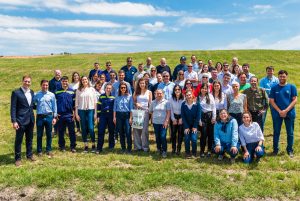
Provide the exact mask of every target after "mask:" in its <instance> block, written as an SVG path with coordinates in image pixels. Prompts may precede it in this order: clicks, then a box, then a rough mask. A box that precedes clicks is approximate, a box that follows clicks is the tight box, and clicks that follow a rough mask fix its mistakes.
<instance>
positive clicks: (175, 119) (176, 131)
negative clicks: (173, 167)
mask: <svg viewBox="0 0 300 201" xmlns="http://www.w3.org/2000/svg"><path fill="white" fill-rule="evenodd" d="M183 102H184V96H183V94H182V88H181V87H180V86H179V85H175V87H174V89H173V93H172V98H170V100H169V103H170V106H171V120H172V127H173V129H172V133H171V135H172V136H171V139H172V154H175V153H176V154H177V155H179V154H180V152H181V144H182V140H183V127H182V117H181V105H182V103H183ZM176 141H177V143H176Z"/></svg>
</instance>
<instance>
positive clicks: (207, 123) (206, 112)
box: [199, 84, 216, 158]
mask: <svg viewBox="0 0 300 201" xmlns="http://www.w3.org/2000/svg"><path fill="white" fill-rule="evenodd" d="M208 90H209V89H208V84H203V85H202V86H201V89H200V95H199V103H200V106H201V113H202V114H201V120H200V126H201V136H200V149H201V150H200V157H201V158H204V156H205V155H204V151H205V147H206V142H207V145H208V146H207V157H210V156H211V152H212V149H213V140H214V123H215V122H216V105H215V99H214V97H213V95H211V94H210V93H209V91H208Z"/></svg>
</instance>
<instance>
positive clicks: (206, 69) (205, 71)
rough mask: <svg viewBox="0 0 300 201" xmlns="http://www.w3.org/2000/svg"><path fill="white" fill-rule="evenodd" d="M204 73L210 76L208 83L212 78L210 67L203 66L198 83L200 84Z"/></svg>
mask: <svg viewBox="0 0 300 201" xmlns="http://www.w3.org/2000/svg"><path fill="white" fill-rule="evenodd" d="M204 73H207V75H208V79H207V81H208V80H209V78H211V73H210V72H209V71H208V65H207V64H205V65H204V66H203V68H202V70H201V71H199V73H198V82H199V83H202V76H203V74H204Z"/></svg>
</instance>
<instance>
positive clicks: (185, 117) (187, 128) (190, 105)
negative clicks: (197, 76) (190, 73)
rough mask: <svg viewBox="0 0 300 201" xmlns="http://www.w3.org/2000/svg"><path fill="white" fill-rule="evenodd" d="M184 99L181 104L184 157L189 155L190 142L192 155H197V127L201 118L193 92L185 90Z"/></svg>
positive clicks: (199, 108)
mask: <svg viewBox="0 0 300 201" xmlns="http://www.w3.org/2000/svg"><path fill="white" fill-rule="evenodd" d="M185 99H186V100H185V101H184V102H183V103H182V104H181V117H182V123H183V131H184V144H185V154H186V157H190V156H191V152H190V144H191V143H192V155H193V156H194V157H196V155H197V139H198V131H197V127H198V124H199V120H200V118H201V107H200V104H199V102H196V101H195V100H194V96H193V92H192V91H190V90H187V91H186V94H185Z"/></svg>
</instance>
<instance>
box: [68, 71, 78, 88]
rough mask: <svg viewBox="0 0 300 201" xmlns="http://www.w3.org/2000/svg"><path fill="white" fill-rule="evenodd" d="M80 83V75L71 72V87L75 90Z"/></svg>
mask: <svg viewBox="0 0 300 201" xmlns="http://www.w3.org/2000/svg"><path fill="white" fill-rule="evenodd" d="M79 84H80V75H79V73H78V72H73V74H72V83H71V84H70V85H69V87H70V88H71V89H73V90H74V91H76V90H77V89H78V87H79Z"/></svg>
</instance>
